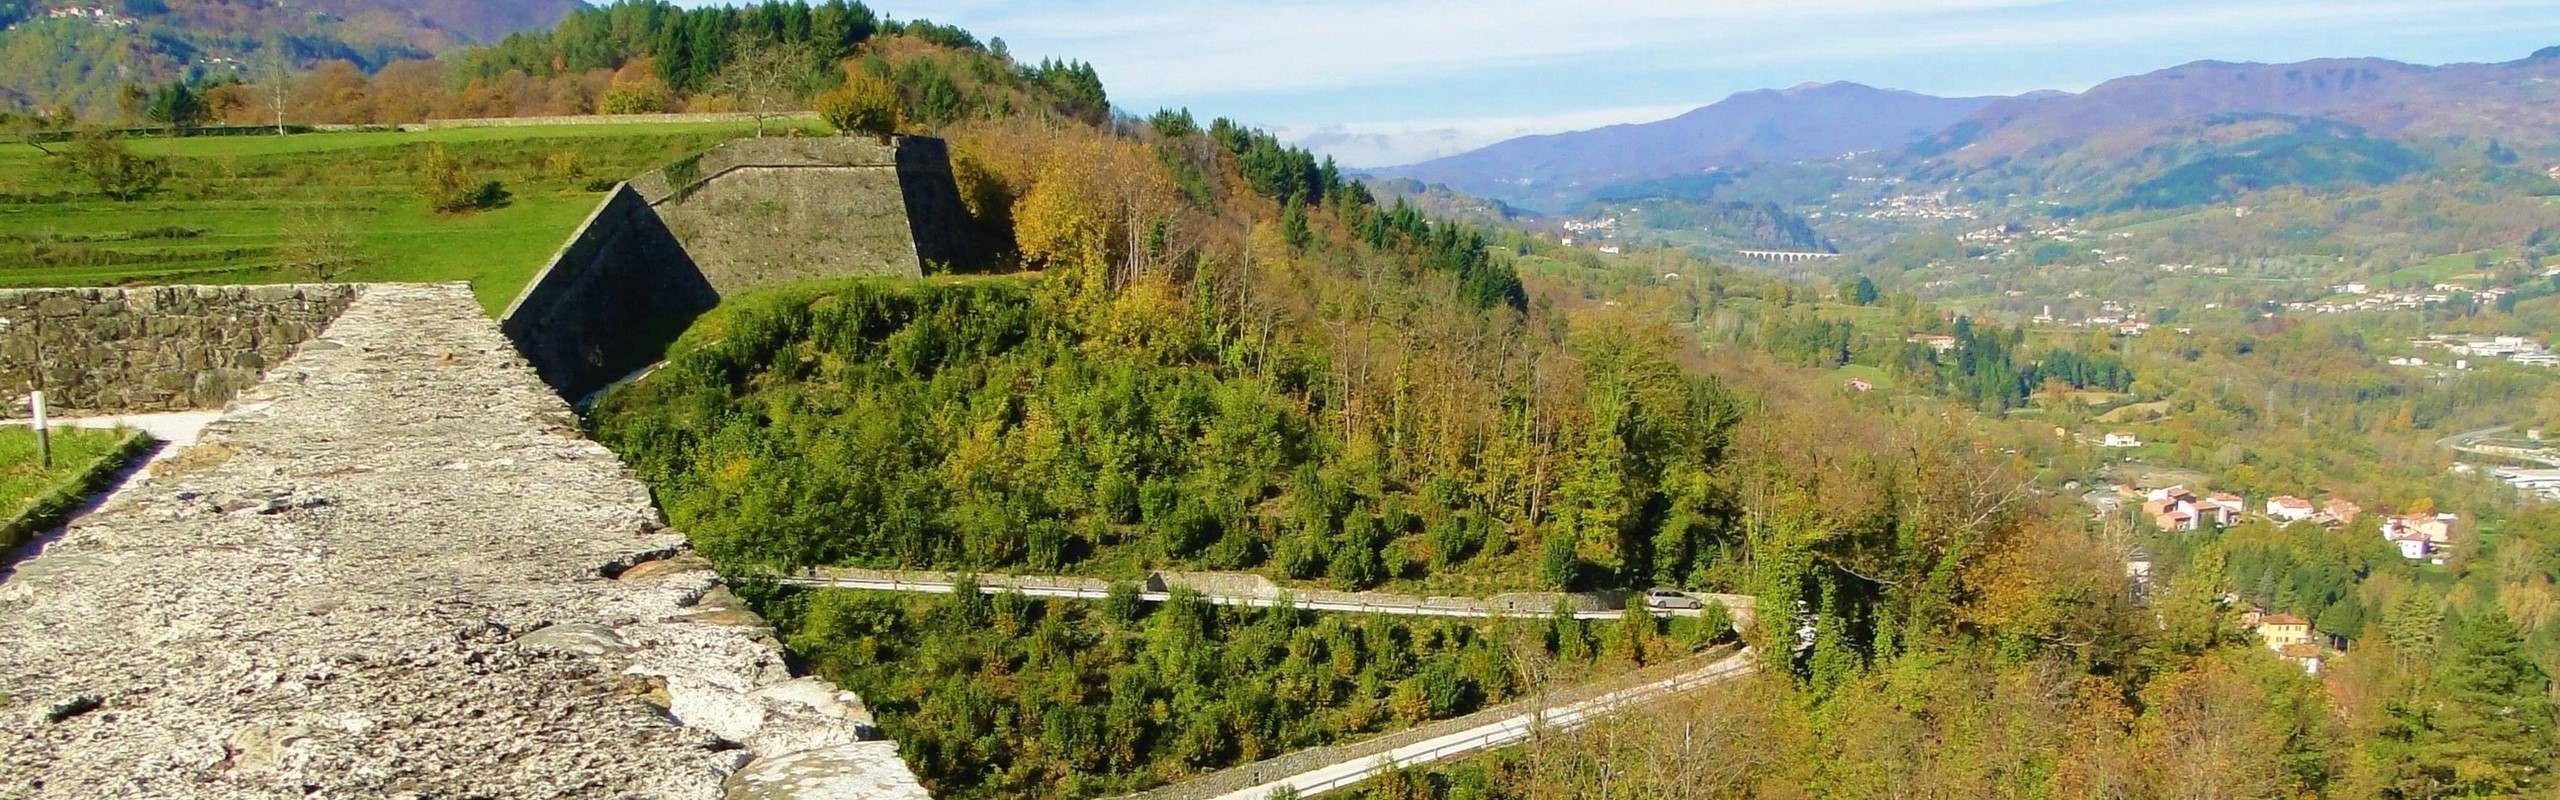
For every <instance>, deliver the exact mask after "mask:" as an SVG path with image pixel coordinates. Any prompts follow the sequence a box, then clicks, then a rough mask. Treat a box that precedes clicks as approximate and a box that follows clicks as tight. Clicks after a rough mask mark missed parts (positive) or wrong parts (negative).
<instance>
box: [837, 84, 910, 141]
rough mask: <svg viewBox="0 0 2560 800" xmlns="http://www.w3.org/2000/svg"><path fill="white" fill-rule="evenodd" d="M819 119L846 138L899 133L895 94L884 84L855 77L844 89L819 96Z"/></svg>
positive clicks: (896, 97) (895, 92)
mask: <svg viewBox="0 0 2560 800" xmlns="http://www.w3.org/2000/svg"><path fill="white" fill-rule="evenodd" d="M818 116H820V117H823V118H825V119H826V121H827V124H829V125H833V126H835V129H836V131H837V132H838V133H842V134H845V135H848V136H850V135H853V134H869V135H872V136H887V135H889V134H892V133H896V132H898V93H897V91H896V90H894V89H891V88H889V84H888V82H886V81H882V80H880V79H879V78H875V77H872V76H870V75H867V74H860V73H857V74H855V75H854V76H853V77H852V78H851V79H850V80H847V81H845V84H844V87H843V88H840V89H837V90H835V91H832V92H828V93H826V94H824V95H821V96H819V97H818Z"/></svg>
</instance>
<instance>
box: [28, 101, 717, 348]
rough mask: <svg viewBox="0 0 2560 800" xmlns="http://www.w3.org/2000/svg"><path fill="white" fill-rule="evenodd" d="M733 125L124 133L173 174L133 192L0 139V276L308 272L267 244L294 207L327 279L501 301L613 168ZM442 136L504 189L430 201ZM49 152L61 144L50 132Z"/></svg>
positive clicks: (71, 282)
mask: <svg viewBox="0 0 2560 800" xmlns="http://www.w3.org/2000/svg"><path fill="white" fill-rule="evenodd" d="M752 130H753V128H752V126H750V125H746V124H630V125H561V126H547V127H544V126H533V127H516V128H457V129H450V130H439V131H430V132H422V133H396V132H370V133H314V134H300V135H294V136H226V137H203V138H181V139H137V140H133V141H131V142H130V145H131V146H132V148H133V149H134V151H135V152H137V153H141V154H146V155H153V156H162V157H166V158H168V159H169V160H170V165H171V167H172V168H173V170H174V175H173V176H172V177H171V178H170V179H169V180H168V181H167V182H166V183H165V184H164V185H163V187H162V188H161V190H160V191H158V192H156V193H153V194H151V195H150V196H148V197H146V198H143V199H141V200H136V201H133V202H117V201H114V200H110V199H107V198H106V197H105V196H103V195H102V194H100V193H99V192H98V191H97V188H96V187H95V186H94V185H92V184H90V183H89V182H88V181H87V180H86V179H84V178H82V177H80V176H78V175H77V174H75V173H73V172H71V171H70V169H69V168H68V166H67V162H66V160H65V159H61V158H59V157H56V156H49V155H46V154H45V153H43V152H41V151H39V150H37V149H36V148H34V147H30V146H26V145H11V146H7V147H0V286H113V285H129V284H155V283H277V282H290V281H297V280H311V279H312V278H313V276H311V275H308V274H296V273H297V272H298V271H297V270H289V269H284V268H282V267H281V266H280V265H281V263H282V260H281V258H280V257H279V255H278V253H277V248H278V246H279V245H280V244H282V243H284V242H285V241H286V237H287V233H286V231H287V228H288V226H289V225H290V224H291V223H293V222H294V221H295V220H297V219H298V220H303V221H305V225H304V227H306V228H307V227H310V226H311V225H310V223H311V222H312V221H318V222H320V223H322V224H325V225H328V226H331V227H336V228H339V229H342V230H345V231H347V232H348V234H349V236H348V237H346V238H348V239H350V240H351V245H352V246H351V248H350V249H351V250H353V255H354V256H355V257H356V259H357V265H356V266H355V267H353V268H352V269H350V270H348V271H346V272H345V273H344V274H341V275H338V276H336V277H335V280H340V281H418V282H441V281H469V282H470V283H471V284H472V289H473V291H474V293H475V294H477V295H478V296H479V298H480V302H481V304H482V305H483V306H485V307H487V308H488V309H489V310H490V312H491V313H496V312H498V311H501V310H503V309H504V308H505V307H506V304H507V303H508V302H509V301H511V300H513V299H514V298H515V294H516V292H517V291H518V290H520V289H521V288H523V286H524V284H525V282H526V281H528V280H530V279H531V278H532V277H533V273H534V272H535V271H536V270H539V269H541V267H542V264H543V263H544V262H545V261H547V260H548V259H549V258H550V256H551V254H552V252H553V251H555V250H557V249H558V248H559V247H560V245H561V244H562V243H563V242H565V241H566V240H567V238H568V235H569V233H570V231H571V230H573V229H575V228H576V227H577V225H578V223H579V222H580V221H582V220H584V219H585V218H586V215H587V213H588V212H589V211H592V210H593V209H594V208H595V205H596V203H597V202H598V201H599V200H601V199H602V197H603V193H602V190H603V189H605V188H608V187H610V186H611V185H612V183H613V182H614V181H616V180H619V179H622V178H627V177H630V176H632V175H636V174H638V173H640V172H643V171H646V170H648V169H652V168H655V167H657V166H659V165H662V164H665V163H667V162H669V161H673V160H675V159H677V158H680V157H682V156H684V155H687V154H690V153H695V152H699V151H702V150H705V149H708V148H709V147H711V146H712V145H714V144H717V143H719V142H722V141H725V140H728V139H732V138H737V137H740V136H745V135H750V134H751V132H752ZM431 143H432V144H438V145H442V146H443V147H444V148H445V149H446V150H447V151H448V152H450V153H452V154H453V155H454V156H455V157H457V158H459V159H461V160H462V161H463V162H464V163H465V164H467V165H468V166H469V169H470V172H471V174H472V176H473V177H474V178H475V179H477V180H495V181H498V182H500V183H501V184H503V185H504V187H505V189H506V191H507V192H508V194H509V201H508V202H507V203H506V204H505V205H503V206H501V207H498V208H494V209H490V210H485V211H478V212H472V213H465V214H451V215H448V214H438V213H435V212H433V211H431V210H430V209H429V208H428V206H427V202H426V201H425V200H424V199H423V198H422V197H421V196H420V194H419V193H418V190H417V185H418V181H417V177H416V171H417V165H418V164H420V163H421V162H423V161H424V159H425V154H426V151H427V147H428V145H429V144H431ZM50 147H51V149H53V150H54V151H56V152H61V151H63V150H64V149H66V147H65V146H61V145H54V146H50Z"/></svg>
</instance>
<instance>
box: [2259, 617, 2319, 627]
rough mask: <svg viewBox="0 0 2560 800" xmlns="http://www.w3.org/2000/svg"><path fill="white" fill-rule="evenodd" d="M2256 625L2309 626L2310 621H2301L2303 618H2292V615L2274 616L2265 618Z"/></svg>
mask: <svg viewBox="0 0 2560 800" xmlns="http://www.w3.org/2000/svg"><path fill="white" fill-rule="evenodd" d="M2258 624H2260V625H2309V624H2311V621H2310V620H2306V619H2303V618H2301V617H2297V616H2294V615H2292V614H2276V615H2272V616H2269V617H2267V618H2265V619H2261V620H2258Z"/></svg>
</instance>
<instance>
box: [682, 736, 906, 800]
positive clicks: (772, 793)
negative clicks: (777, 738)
mask: <svg viewBox="0 0 2560 800" xmlns="http://www.w3.org/2000/svg"><path fill="white" fill-rule="evenodd" d="M893 769H897V770H903V769H906V763H905V762H903V761H899V760H898V751H897V748H896V747H895V746H892V745H889V744H887V743H885V742H863V743H859V744H848V745H844V746H842V747H835V748H829V749H826V750H813V751H805V752H800V753H795V754H792V755H788V756H784V757H781V758H769V759H764V760H761V761H757V762H756V763H753V764H749V765H747V768H746V769H743V770H739V771H738V774H736V775H733V776H730V778H729V791H728V793H727V794H726V795H725V796H724V798H723V800H792V798H800V797H864V798H878V800H925V798H926V795H925V793H924V790H922V789H920V788H915V787H914V786H913V785H912V784H908V783H903V782H899V781H895V780H888V779H884V778H883V777H882V776H883V775H884V774H885V773H887V772H889V771H890V770H893Z"/></svg>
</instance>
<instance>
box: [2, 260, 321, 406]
mask: <svg viewBox="0 0 2560 800" xmlns="http://www.w3.org/2000/svg"><path fill="white" fill-rule="evenodd" d="M355 294H356V289H355V287H351V286H321V285H299V286H296V285H283V286H155V287H139V288H129V289H10V290H0V319H7V320H9V325H8V326H7V327H6V328H5V329H0V398H7V400H8V401H9V402H8V403H7V407H6V408H5V409H0V416H6V417H11V418H15V417H24V416H26V415H27V414H28V410H27V407H26V403H25V402H24V399H25V397H26V396H27V393H28V392H29V391H31V390H32V389H33V388H34V387H35V383H36V378H37V354H38V352H39V351H41V352H42V355H43V367H42V375H43V382H44V388H45V396H46V398H47V399H48V401H49V404H50V405H51V406H52V407H54V408H56V409H61V412H59V413H64V414H69V413H83V412H99V413H138V412H156V411H188V410H194V409H205V408H219V407H221V406H222V404H223V403H226V402H229V401H230V400H231V397H232V395H234V394H236V393H238V392H239V391H240V390H241V389H243V388H246V387H248V386H250V385H251V384H254V383H256V382H257V381H258V376H259V375H260V374H262V373H264V372H265V371H266V369H267V367H268V366H269V365H272V364H275V363H277V362H280V361H283V360H284V359H285V357H286V356H289V355H292V354H293V351H294V348H295V347H296V346H298V345H300V344H302V342H303V341H304V340H306V339H309V338H311V336H312V335H313V334H314V333H316V332H318V331H319V330H320V329H321V328H323V327H326V326H327V325H328V324H329V321H330V320H331V319H335V318H336V317H337V316H338V313H339V312H341V311H344V310H345V309H346V307H347V303H348V301H349V300H351V299H353V298H354V297H355Z"/></svg>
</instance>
